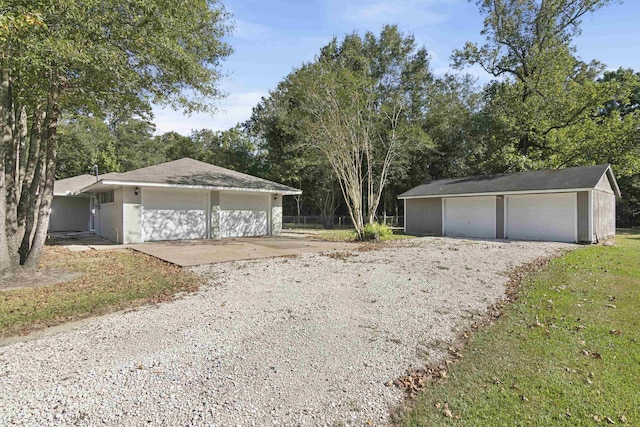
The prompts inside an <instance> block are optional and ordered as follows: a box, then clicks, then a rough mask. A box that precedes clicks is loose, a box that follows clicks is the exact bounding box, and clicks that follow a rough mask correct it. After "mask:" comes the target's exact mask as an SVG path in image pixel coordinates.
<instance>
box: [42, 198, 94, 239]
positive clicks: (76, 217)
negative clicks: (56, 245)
mask: <svg viewBox="0 0 640 427" xmlns="http://www.w3.org/2000/svg"><path fill="white" fill-rule="evenodd" d="M90 214H91V212H90V198H89V197H66V196H53V201H52V202H51V216H50V217H49V231H87V230H89V219H90Z"/></svg>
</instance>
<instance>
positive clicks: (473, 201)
mask: <svg viewBox="0 0 640 427" xmlns="http://www.w3.org/2000/svg"><path fill="white" fill-rule="evenodd" d="M442 202H443V204H444V235H445V236H456V237H477V238H485V239H495V237H496V198H495V197H494V196H488V197H453V198H445V199H442Z"/></svg>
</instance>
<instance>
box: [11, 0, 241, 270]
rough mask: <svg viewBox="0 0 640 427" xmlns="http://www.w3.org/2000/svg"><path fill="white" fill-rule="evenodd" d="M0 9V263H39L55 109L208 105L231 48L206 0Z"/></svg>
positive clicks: (87, 0) (17, 1)
mask: <svg viewBox="0 0 640 427" xmlns="http://www.w3.org/2000/svg"><path fill="white" fill-rule="evenodd" d="M0 12H1V13H0V77H1V78H0V128H1V135H2V140H1V142H0V154H1V155H2V160H3V161H1V162H0V224H3V225H4V227H3V228H2V229H0V271H1V270H6V269H10V268H12V267H17V266H18V265H24V266H25V267H28V268H36V267H37V265H38V261H39V259H40V255H41V252H42V248H43V245H44V242H45V239H46V233H47V227H48V219H49V211H50V205H51V200H52V192H53V182H54V179H55V173H56V171H55V168H56V150H57V129H58V121H59V116H60V113H61V112H65V111H69V112H76V111H86V112H91V111H93V112H98V111H99V110H100V109H101V107H103V106H107V107H109V108H110V109H112V110H115V109H116V108H124V109H126V110H128V111H144V110H145V109H146V108H148V106H149V104H150V103H151V102H155V103H159V104H166V105H169V106H172V107H174V108H184V109H186V110H187V111H194V110H206V109H210V108H211V104H210V102H211V101H210V100H212V99H215V98H217V97H218V96H220V92H219V90H218V87H217V82H218V80H219V77H220V67H219V65H220V61H221V60H223V59H224V58H225V57H226V56H227V55H228V54H229V51H230V49H229V47H228V46H227V45H226V44H225V43H224V42H223V41H222V38H223V37H224V36H225V35H226V34H227V33H228V30H229V27H228V24H227V22H228V19H227V14H226V13H225V11H224V9H223V8H222V6H221V5H219V4H218V3H217V2H216V1H214V0H196V1H191V2H188V3H185V2H182V1H177V0H132V1H131V0H127V1H124V0H113V1H108V2H105V1H102V0H82V1H80V0H68V1H64V2H50V1H45V0H7V1H5V2H4V3H3V4H2V5H0ZM203 100H205V101H203Z"/></svg>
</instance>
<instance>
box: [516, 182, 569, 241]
mask: <svg viewBox="0 0 640 427" xmlns="http://www.w3.org/2000/svg"><path fill="white" fill-rule="evenodd" d="M506 203H507V214H506V238H507V239H520V240H551V241H559V242H575V241H576V240H577V194H576V193H564V194H536V195H523V196H507V197H506Z"/></svg>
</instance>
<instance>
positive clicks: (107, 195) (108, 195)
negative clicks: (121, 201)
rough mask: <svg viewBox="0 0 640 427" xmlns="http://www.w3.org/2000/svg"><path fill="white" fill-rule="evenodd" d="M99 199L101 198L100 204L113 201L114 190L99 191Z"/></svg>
mask: <svg viewBox="0 0 640 427" xmlns="http://www.w3.org/2000/svg"><path fill="white" fill-rule="evenodd" d="M98 199H99V200H100V204H103V203H113V190H111V191H105V192H103V193H99V194H98Z"/></svg>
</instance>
